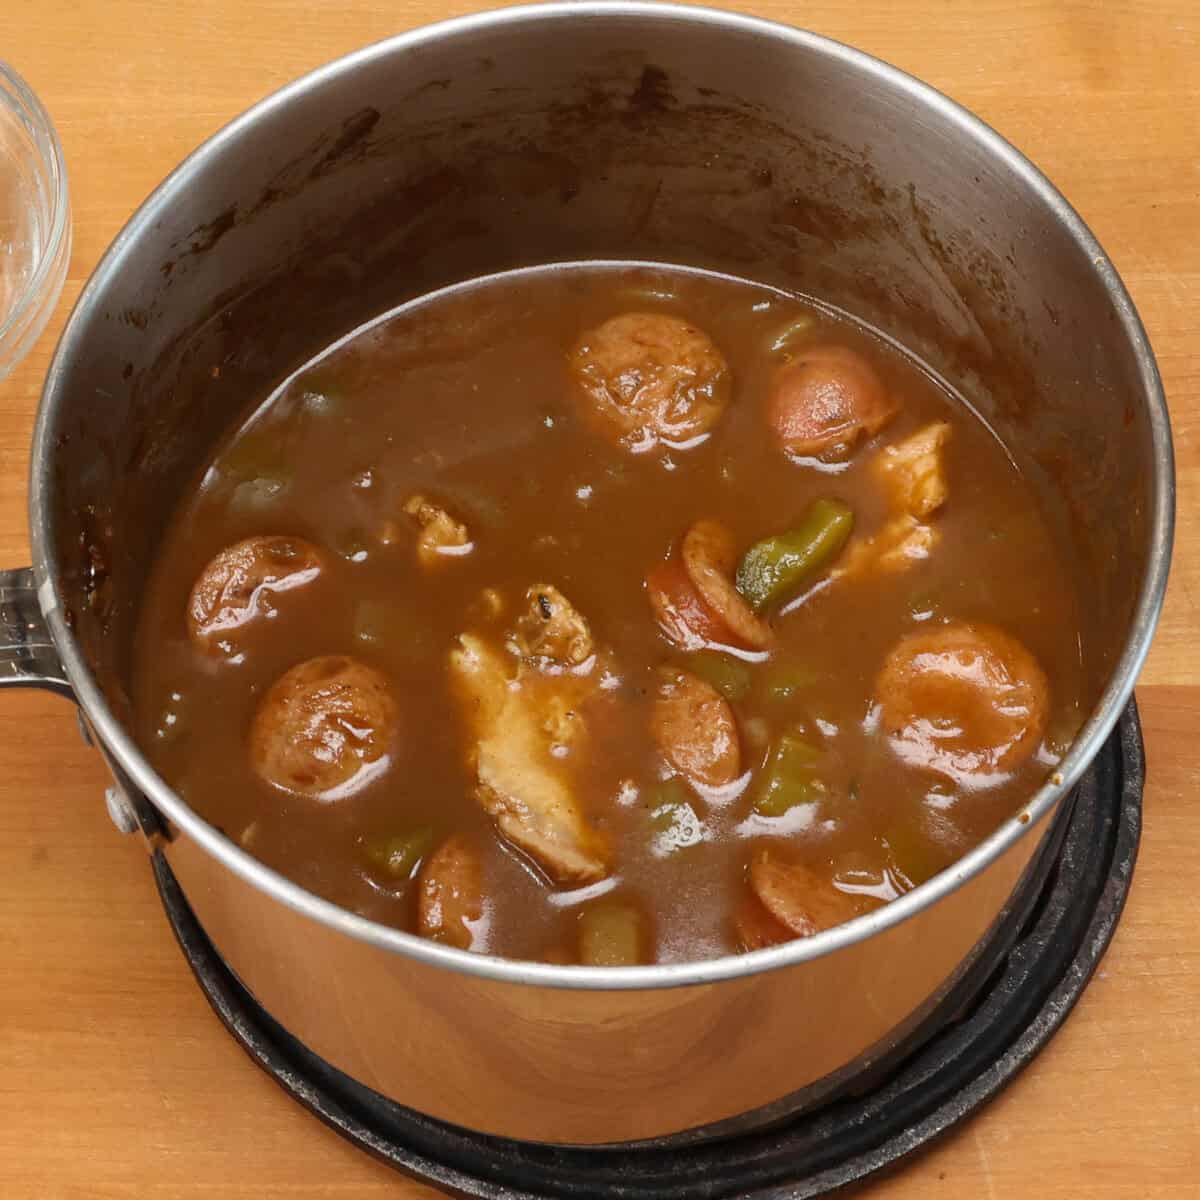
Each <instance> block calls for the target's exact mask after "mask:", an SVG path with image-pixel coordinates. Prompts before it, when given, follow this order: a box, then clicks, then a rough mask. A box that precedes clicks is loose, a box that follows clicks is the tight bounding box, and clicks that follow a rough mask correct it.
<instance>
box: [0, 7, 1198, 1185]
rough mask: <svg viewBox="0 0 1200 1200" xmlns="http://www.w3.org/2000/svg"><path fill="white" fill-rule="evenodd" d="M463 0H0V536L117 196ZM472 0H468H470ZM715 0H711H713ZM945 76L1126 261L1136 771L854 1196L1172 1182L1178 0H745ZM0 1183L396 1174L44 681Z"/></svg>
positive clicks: (1182, 868) (3, 888) (1193, 1097)
mask: <svg viewBox="0 0 1200 1200" xmlns="http://www.w3.org/2000/svg"><path fill="white" fill-rule="evenodd" d="M475 7H477V6H476V5H474V4H471V3H463V0H449V2H447V3H437V2H436V0H389V2H386V3H385V2H384V0H324V2H323V3H321V4H315V5H307V4H297V3H295V2H294V0H248V2H243V0H206V2H205V3H199V4H178V5H177V4H175V3H173V2H170V0H75V2H72V3H66V2H64V0H41V2H40V3H37V2H33V0H24V2H23V3H17V2H16V0H9V2H8V3H7V4H5V5H4V8H5V15H4V20H3V23H2V25H0V31H2V32H0V55H3V56H4V57H5V58H6V59H7V60H8V61H10V62H11V63H13V64H14V65H15V66H16V67H17V69H18V70H19V71H21V72H22V73H23V74H24V75H25V77H26V78H27V79H28V80H29V81H30V82H31V83H32V85H33V86H34V88H35V89H36V90H37V92H38V93H39V94H40V96H41V98H42V100H43V101H44V102H45V104H46V106H47V108H48V109H49V111H50V112H51V114H52V115H53V117H54V120H55V121H56V123H57V125H58V130H59V133H60V135H61V136H62V140H63V143H64V145H65V148H66V154H67V161H68V165H69V170H70V177H71V190H72V197H73V203H74V211H75V248H74V257H73V260H72V264H71V271H70V279H69V282H68V284H67V288H66V294H65V295H64V297H63V300H62V303H61V304H60V306H59V309H58V312H57V314H56V317H55V320H54V322H53V324H52V326H51V328H50V330H49V331H48V332H47V334H46V336H45V337H44V338H43V339H42V340H41V342H40V344H39V345H38V346H37V348H36V350H35V351H34V353H33V354H32V355H31V356H30V358H29V359H28V360H27V362H26V363H25V364H24V365H23V366H22V367H21V368H20V369H19V370H18V371H17V372H16V374H15V375H14V376H13V377H12V378H10V379H9V380H7V381H5V382H3V383H0V562H3V563H5V564H7V565H13V566H16V565H19V564H21V563H25V562H28V560H29V551H28V547H27V539H26V523H25V473H26V468H27V461H28V446H29V437H30V431H31V428H32V423H33V416H34V410H35V408H36V405H37V399H38V392H39V388H40V384H41V380H42V377H43V375H44V373H45V370H46V366H47V363H48V361H49V356H50V352H51V349H52V347H53V344H54V339H55V337H56V336H57V333H58V330H59V329H60V328H61V326H62V322H63V319H64V318H65V316H66V313H67V311H68V309H69V306H70V304H71V303H72V302H73V301H74V300H75V297H76V296H77V295H78V293H79V290H80V287H81V286H82V283H83V281H84V280H85V279H86V277H87V275H88V273H89V272H90V271H91V269H92V267H93V265H94V264H95V263H96V261H97V259H98V258H99V256H100V254H101V253H102V252H103V250H104V248H105V247H106V246H107V245H108V243H109V241H110V240H111V238H112V237H113V235H114V234H115V233H116V231H117V229H118V228H119V226H120V225H121V224H122V223H123V222H124V220H125V218H126V217H127V216H128V215H129V214H130V213H131V212H132V210H133V209H134V207H135V206H136V205H137V204H138V203H139V202H140V201H141V199H142V198H143V197H144V196H145V195H146V193H148V192H149V191H150V190H151V189H152V188H153V187H154V186H155V185H156V184H157V183H158V182H159V180H160V179H161V178H162V177H163V176H164V175H165V174H166V173H167V171H168V170H169V169H170V168H171V167H173V166H174V165H175V164H176V163H177V162H178V161H179V160H180V159H181V158H182V157H183V156H184V155H185V154H186V153H187V152H188V151H189V150H191V149H192V148H193V147H194V146H195V145H197V144H198V143H199V142H200V141H201V140H202V139H203V138H204V137H206V136H207V135H208V134H210V133H212V132H213V131H214V130H216V129H217V128H218V127H219V126H220V125H221V124H223V123H224V122H225V121H226V120H228V119H229V118H231V117H233V116H234V115H236V114H237V113H239V112H241V111H242V110H243V109H245V108H246V107H247V106H248V105H250V104H251V103H253V102H254V101H255V100H257V99H259V98H260V97H261V96H262V95H264V94H265V93H266V92H268V91H270V90H272V89H274V88H275V87H277V86H278V85H280V84H282V83H284V82H286V81H287V80H290V79H292V78H294V77H295V76H297V75H299V74H301V73H302V72H304V71H306V70H308V69H309V68H311V67H315V66H317V65H318V64H320V63H322V62H325V61H326V60H328V59H331V58H334V57H336V56H337V55H339V54H342V53H344V52H346V51H348V50H351V49H353V48H355V47H358V46H361V45H363V44H364V43H367V42H371V41H374V40H377V39H379V38H382V37H384V36H386V35H388V34H392V33H395V32H399V31H401V30H404V29H407V28H410V27H412V26H414V25H418V24H420V23H422V22H426V21H430V20H434V19H437V18H440V17H445V16H450V15H454V14H457V13H461V12H466V11H468V10H469V9H473V8H475ZM480 7H481V6H480ZM739 7H740V6H739ZM746 7H747V9H748V10H749V9H750V8H751V7H752V8H753V10H754V11H756V12H757V13H759V14H761V15H764V16H769V17H774V18H776V19H779V20H782V21H791V22H793V23H795V24H804V25H806V26H808V27H809V28H812V29H815V30H818V31H820V32H822V33H826V34H829V35H831V36H833V37H835V38H839V39H841V40H844V41H847V42H852V43H854V44H855V45H857V46H859V47H861V48H862V49H864V50H867V51H870V52H871V53H874V54H877V55H879V56H880V57H882V58H884V59H887V60H889V61H891V62H893V63H896V64H897V65H899V66H901V67H904V68H905V69H907V70H909V71H911V72H913V73H914V74H916V75H918V76H921V77H922V78H924V79H926V80H928V81H929V82H930V83H932V84H934V85H935V86H937V87H939V88H941V89H943V90H944V91H946V92H948V93H949V94H950V95H951V96H953V97H955V98H956V99H958V100H960V101H962V102H963V103H965V104H966V105H967V106H968V107H970V108H972V109H974V110H975V111H976V112H977V113H979V114H980V115H981V116H983V117H984V118H985V119H986V120H988V121H990V122H991V123H992V124H993V125H994V126H995V127H996V128H997V129H999V130H1000V131H1001V132H1002V133H1004V134H1005V135H1006V136H1008V137H1009V138H1010V139H1011V140H1013V141H1014V142H1015V143H1016V144H1017V145H1018V146H1020V147H1021V148H1022V149H1024V150H1025V151H1026V152H1027V153H1028V154H1030V155H1031V156H1032V158H1033V159H1034V160H1035V161H1036V162H1038V163H1039V164H1040V165H1041V166H1042V167H1044V168H1045V169H1046V170H1047V171H1048V173H1049V174H1050V175H1051V176H1052V178H1053V179H1054V180H1055V182H1056V183H1057V184H1058V185H1059V186H1060V187H1061V188H1062V190H1063V191H1064V192H1065V193H1066V195H1067V196H1068V197H1070V199H1071V200H1072V201H1073V203H1074V204H1075V205H1076V206H1077V207H1078V209H1079V210H1080V212H1081V213H1082V214H1083V216H1084V218H1085V220H1087V221H1088V222H1089V224H1090V225H1091V227H1092V229H1093V230H1095V232H1096V233H1097V235H1098V236H1099V238H1100V240H1101V242H1102V243H1103V244H1104V246H1105V247H1106V249H1107V250H1108V251H1109V253H1110V254H1111V255H1112V257H1113V259H1114V260H1115V262H1116V264H1117V267H1118V268H1119V270H1120V271H1121V273H1122V274H1123V276H1124V278H1125V280H1126V282H1127V283H1128V285H1129V287H1130V289H1131V290H1132V292H1133V295H1134V299H1135V301H1136V302H1137V304H1138V306H1139V308H1140V310H1141V313H1142V316H1143V318H1144V320H1145V322H1146V325H1147V326H1148V328H1149V331H1150V335H1151V338H1152V339H1153V342H1154V345H1155V349H1156V350H1157V353H1158V358H1159V363H1160V365H1161V368H1162V373H1163V375H1164V377H1165V379H1166V384H1167V391H1168V394H1169V396H1170V399H1171V408H1172V413H1173V421H1174V428H1175V436H1176V439H1177V443H1176V446H1177V454H1178V465H1179V483H1180V506H1179V526H1178V536H1177V542H1176V557H1175V568H1174V573H1173V576H1172V581H1171V589H1170V593H1169V596H1168V603H1167V610H1166V616H1165V618H1164V621H1163V625H1162V628H1161V630H1160V632H1159V635H1158V639H1157V642H1156V643H1155V646H1154V650H1153V652H1152V654H1151V656H1150V661H1149V663H1148V664H1147V667H1146V670H1145V673H1144V675H1143V677H1142V686H1141V688H1140V690H1139V700H1140V703H1141V711H1142V720H1143V722H1144V726H1145V737H1146V746H1147V752H1148V758H1149V770H1150V782H1149V785H1148V787H1147V790H1146V797H1145V823H1146V831H1145V837H1144V840H1143V843H1142V851H1141V860H1140V864H1139V867H1138V872H1137V878H1136V882H1135V886H1134V890H1133V894H1132V897H1131V899H1130V902H1129V906H1128V909H1127V911H1126V914H1125V917H1124V920H1123V921H1122V923H1121V927H1120V930H1119V932H1118V935H1117V938H1116V941H1115V943H1114V945H1113V947H1112V949H1111V951H1110V953H1109V955H1108V957H1107V958H1106V959H1105V961H1104V964H1103V966H1102V969H1101V971H1100V973H1099V975H1098V976H1097V978H1096V979H1095V981H1094V982H1093V983H1092V985H1091V987H1090V988H1089V989H1088V991H1087V993H1086V995H1085V996H1084V997H1083V1000H1082V1001H1081V1003H1080V1005H1079V1007H1078V1009H1077V1010H1076V1012H1075V1014H1074V1015H1073V1016H1072V1017H1071V1019H1070V1020H1069V1021H1068V1023H1067V1025H1066V1026H1065V1028H1064V1029H1063V1030H1062V1031H1061V1032H1060V1033H1059V1035H1058V1036H1057V1037H1056V1038H1055V1039H1054V1041H1053V1042H1052V1043H1051V1044H1050V1046H1049V1047H1048V1048H1047V1049H1046V1051H1045V1052H1044V1053H1043V1054H1042V1055H1041V1056H1040V1057H1039V1058H1038V1059H1037V1061H1036V1062H1035V1063H1034V1064H1033V1065H1032V1067H1030V1069H1029V1070H1028V1071H1026V1072H1025V1073H1024V1074H1023V1075H1022V1076H1021V1077H1020V1078H1019V1079H1018V1080H1017V1081H1016V1082H1015V1083H1014V1084H1013V1085H1012V1086H1011V1087H1010V1088H1009V1089H1008V1090H1007V1091H1005V1092H1004V1093H1003V1095H1002V1096H1001V1097H1000V1098H999V1099H998V1100H997V1101H996V1102H995V1103H993V1104H992V1105H991V1106H990V1107H989V1108H987V1109H986V1111H984V1112H983V1113H982V1114H981V1115H979V1116H978V1117H977V1118H975V1119H973V1120H971V1121H970V1122H968V1123H967V1124H966V1125H965V1126H964V1127H962V1128H961V1129H960V1130H959V1131H958V1132H956V1133H955V1134H954V1135H953V1136H951V1137H950V1138H949V1139H948V1140H946V1141H945V1142H944V1143H942V1144H941V1145H939V1146H938V1147H936V1148H935V1149H934V1150H932V1151H931V1152H930V1153H927V1154H925V1155H923V1156H922V1157H920V1158H918V1159H917V1160H916V1161H914V1162H913V1163H912V1164H911V1165H910V1166H908V1167H907V1168H906V1169H905V1170H904V1171H903V1172H901V1173H900V1174H898V1175H896V1176H894V1177H892V1178H890V1179H888V1180H886V1181H884V1182H880V1183H875V1184H871V1185H868V1186H867V1187H866V1188H865V1189H864V1191H863V1192H862V1193H861V1194H862V1195H863V1196H865V1197H869V1198H870V1200H882V1197H884V1196H886V1197H887V1198H888V1200H927V1198H928V1197H947V1198H957V1197H968V1196H969V1197H979V1198H981V1200H1075V1198H1083V1197H1087V1198H1089V1200H1093V1198H1095V1200H1099V1198H1103V1200H1117V1198H1121V1200H1125V1198H1129V1200H1168V1198H1176V1197H1178V1198H1179V1200H1183V1198H1184V1197H1190V1198H1194V1197H1197V1196H1200V937H1198V935H1197V923H1198V918H1200V904H1198V901H1197V892H1196V875H1197V865H1198V863H1200V810H1198V809H1197V808H1196V801H1197V789H1198V785H1200V758H1198V756H1197V754H1196V739H1197V724H1198V722H1200V647H1197V645H1196V642H1195V638H1196V633H1197V628H1198V624H1197V619H1198V616H1200V612H1198V610H1197V599H1196V597H1197V596H1200V492H1197V491H1194V490H1193V489H1194V487H1195V486H1196V484H1197V482H1198V478H1197V477H1198V475H1200V446H1198V445H1197V435H1198V433H1200V340H1198V339H1197V337H1196V335H1195V332H1194V326H1195V322H1196V319H1197V313H1198V312H1200V82H1198V81H1200V70H1198V69H1197V68H1198V65H1200V6H1197V4H1196V3H1195V0H1125V2H1124V3H1120V4H1116V3H1113V2H1112V0H1021V2H1020V3H1013V2H1012V0H963V2H961V3H959V4H945V3H941V2H936V0H808V2H806V3H803V4H801V3H798V2H796V0H792V2H789V0H757V2H756V3H755V4H754V5H753V6H746ZM0 706H2V712H3V721H4V725H3V730H4V735H3V738H0V964H3V967H2V969H3V972H4V973H3V977H2V978H3V986H2V987H0V1196H2V1197H4V1200H59V1198H69V1200H75V1198H88V1200H91V1198H96V1200H101V1198H102V1200H126V1198H128V1200H133V1198H135V1197H136V1198H137V1200H149V1198H157V1200H176V1198H178V1200H200V1198H201V1197H204V1198H209V1197H220V1198H221V1200H238V1198H240V1197H255V1198H256V1200H269V1198H271V1197H280V1196H284V1195H287V1196H310V1197H318V1196H319V1197H335V1196H336V1197H350V1196H354V1197H374V1196H378V1197H383V1196H388V1197H396V1196H400V1197H405V1198H406V1200H416V1198H417V1197H427V1196H432V1195H433V1193H432V1192H430V1191H428V1190H427V1189H424V1188H422V1187H419V1186H417V1185H415V1184H408V1183H406V1182H404V1181H403V1180H401V1179H399V1178H398V1177H396V1176H394V1175H393V1174H392V1173H391V1172H389V1171H388V1170H386V1169H385V1168H383V1167H381V1166H379V1165H378V1164H376V1163H375V1162H373V1161H372V1160H371V1159H369V1158H367V1157H366V1156H365V1155H363V1154H361V1153H359V1152H357V1151H355V1150H353V1149H351V1148H350V1147H349V1146H347V1145H345V1144H343V1143H342V1142H341V1141H339V1139H338V1138H337V1137H336V1136H334V1135H333V1134H332V1133H330V1132H329V1131H327V1130H326V1129H325V1128H324V1127H323V1126H321V1125H320V1124H318V1123H317V1122H316V1121H315V1120H313V1119H312V1118H311V1117H309V1116H307V1115H306V1114H305V1113H304V1112H302V1111H301V1110H300V1109H299V1108H297V1107H296V1106H295V1105H294V1104H293V1103H292V1102H291V1101H290V1100H288V1099H287V1098H286V1097H285V1096H284V1095H283V1093H282V1092H280V1091H279V1090H277V1089H276V1087H275V1085H274V1084H273V1083H271V1082H270V1081H269V1080H268V1079H266V1078H265V1077H264V1076H262V1075H261V1074H259V1072H258V1071H257V1070H256V1069H255V1068H254V1067H253V1066H252V1065H251V1064H250V1063H249V1061H248V1060H247V1059H246V1058H245V1057H243V1055H242V1053H241V1051H240V1050H239V1049H238V1048H237V1047H236V1046H235V1045H234V1044H233V1042H232V1041H231V1040H230V1039H229V1037H228V1036H227V1035H226V1034H225V1032H224V1031H223V1030H222V1028H221V1027H220V1026H219V1025H218V1024H217V1021H216V1020H215V1018H214V1017H213V1016H212V1014H211V1012H210V1011H209V1009H208V1006H207V1004H206V1003H205V1001H204V999H203V997H202V996H201V994H200V993H199V991H198V990H197V988H196V987H195V985H194V983H193V981H192V978H191V976H190V974H189V972H188V969H187V967H186V966H185V964H184V961H183V959H182V957H181V956H180V954H179V951H178V950H177V949H176V946H175V944H174V941H173V939H172V936H171V933H170V931H169V929H168V927H167V925H166V923H165V921H164V920H163V918H162V915H161V913H160V911H159V905H158V901H157V898H156V896H155V893H154V887H153V883H152V880H151V876H150V871H149V869H148V867H147V863H146V859H145V855H144V853H143V851H142V850H141V848H140V847H139V845H138V843H137V842H136V841H135V840H134V839H128V840H123V839H121V838H120V837H118V835H117V834H116V833H115V831H114V830H113V828H112V826H111V825H110V823H109V821H108V818H107V816H106V815H105V811H104V804H103V799H102V796H103V790H104V785H105V776H104V772H103V770H102V769H101V766H100V763H99V761H98V759H97V758H96V756H95V754H94V752H92V751H89V750H86V749H85V748H84V747H83V745H82V744H81V743H80V739H79V735H78V733H77V731H76V725H75V714H74V712H73V710H72V709H71V707H70V706H69V705H68V704H66V703H64V702H62V701H59V700H55V699H52V698H49V697H45V696H40V695H36V694H33V693H12V692H6V693H5V694H4V695H3V698H2V700H0Z"/></svg>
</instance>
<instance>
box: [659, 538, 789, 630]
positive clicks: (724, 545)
mask: <svg viewBox="0 0 1200 1200" xmlns="http://www.w3.org/2000/svg"><path fill="white" fill-rule="evenodd" d="M736 561H737V556H736V552H735V550H734V545H733V538H732V536H731V535H730V534H729V532H728V530H726V529H725V527H724V526H722V525H719V524H718V523H717V522H716V521H697V522H696V523H695V524H694V525H693V526H692V527H691V528H690V529H689V530H688V531H687V533H686V534H684V537H683V541H682V543H681V545H680V548H679V554H678V557H677V558H676V557H675V556H674V555H673V556H672V557H671V558H669V559H668V560H667V561H666V562H665V563H661V564H659V565H658V566H656V567H654V568H653V569H652V570H651V571H650V572H649V573H648V574H647V576H646V591H647V595H648V596H649V598H650V606H651V607H652V608H653V609H654V615H655V617H656V618H657V620H658V624H659V628H661V629H662V631H663V633H664V634H665V635H666V637H667V640H668V641H670V642H671V643H672V644H673V645H675V646H678V647H679V648H680V649H682V650H697V649H699V648H700V647H701V646H705V645H711V644H716V645H726V646H738V647H741V648H743V649H755V650H762V649H765V648H766V647H767V646H769V645H770V644H771V641H772V640H773V635H772V633H771V627H770V626H769V625H768V624H767V623H766V622H765V621H763V620H761V619H760V618H759V617H757V616H755V614H754V611H753V610H752V609H751V608H750V606H749V605H748V604H747V603H746V601H745V600H743V599H742V597H741V596H740V595H739V594H738V590H737V588H736V587H735V586H734V583H733V570H734V567H735V565H736Z"/></svg>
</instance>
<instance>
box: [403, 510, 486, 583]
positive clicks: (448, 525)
mask: <svg viewBox="0 0 1200 1200" xmlns="http://www.w3.org/2000/svg"><path fill="white" fill-rule="evenodd" d="M404 511H405V512H406V513H408V515H409V516H410V517H412V518H413V520H415V521H416V523H417V525H418V526H419V527H420V532H419V533H418V534H417V559H418V561H419V562H420V563H421V565H422V566H423V567H436V566H440V565H441V564H442V563H444V562H445V561H446V559H448V558H462V557H463V555H465V554H470V553H471V551H472V550H473V549H474V548H475V543H474V542H472V541H471V535H470V533H469V531H468V530H467V527H466V526H465V525H464V524H463V523H462V522H461V521H457V520H455V519H454V517H452V516H451V515H450V514H449V513H448V512H447V511H446V510H445V509H444V508H442V507H441V506H440V505H438V504H434V503H432V502H431V501H429V500H427V499H426V498H425V497H424V496H422V495H420V494H417V495H413V496H409V498H408V499H407V500H406V501H405V502H404Z"/></svg>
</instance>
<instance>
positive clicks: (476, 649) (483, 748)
mask: <svg viewBox="0 0 1200 1200" xmlns="http://www.w3.org/2000/svg"><path fill="white" fill-rule="evenodd" d="M450 672H451V678H452V680H453V683H454V685H455V688H456V690H457V692H458V694H459V697H460V700H461V702H462V708H463V712H464V714H465V716H466V719H467V724H468V734H469V743H470V746H471V750H470V758H471V763H472V766H473V769H474V771H475V775H476V797H477V799H478V800H479V802H480V804H481V805H482V806H483V807H484V809H485V810H486V811H487V812H488V814H489V815H490V816H491V817H492V818H493V820H494V821H495V822H496V826H497V828H498V829H499V830H500V832H501V833H502V834H503V835H504V836H505V837H506V838H508V840H509V841H510V842H512V843H513V844H514V845H515V846H518V847H519V848H520V849H522V850H524V851H525V852H526V853H527V854H528V855H529V856H530V857H531V858H532V859H533V860H534V861H535V862H537V863H538V865H539V866H541V867H542V869H543V870H544V871H545V872H546V874H547V875H548V876H549V877H550V878H551V879H552V880H553V881H554V882H555V883H557V884H562V885H571V886H575V885H579V884H585V883H594V882H596V881H597V880H599V879H603V878H604V877H605V875H607V874H608V850H607V847H606V846H605V844H604V841H603V839H602V838H601V837H600V835H599V834H598V832H597V831H596V830H595V829H593V828H592V827H591V826H590V825H589V824H588V823H587V821H586V820H585V819H584V817H583V814H582V813H581V812H580V810H579V806H578V804H577V803H576V800H575V797H574V795H573V794H572V791H571V785H570V782H569V780H568V778H567V776H566V773H565V771H564V765H563V763H562V762H561V760H560V757H559V755H561V754H562V753H563V752H566V753H570V752H571V751H572V750H575V749H577V748H578V747H579V746H580V744H581V742H582V740H583V738H584V737H585V734H586V728H585V725H584V720H583V716H582V713H581V711H580V709H581V706H582V705H583V704H585V703H586V701H587V700H588V699H589V697H590V696H591V695H592V694H593V693H594V692H595V690H596V683H595V682H594V680H593V678H592V675H591V674H589V675H587V676H586V677H580V676H576V675H572V674H557V675H548V674H545V673H544V672H541V671H538V670H537V669H535V668H532V667H530V666H528V665H527V664H521V663H516V662H514V661H513V659H512V657H511V656H509V655H506V654H505V653H504V652H503V651H501V650H498V649H493V648H492V647H490V646H489V645H488V644H487V643H486V642H485V641H483V639H482V638H479V637H477V636H475V635H473V634H469V633H464V634H462V635H461V636H460V637H459V639H458V644H457V645H456V646H455V648H454V649H453V650H452V651H451V652H450Z"/></svg>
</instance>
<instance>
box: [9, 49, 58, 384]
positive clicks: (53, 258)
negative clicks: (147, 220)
mask: <svg viewBox="0 0 1200 1200" xmlns="http://www.w3.org/2000/svg"><path fill="white" fill-rule="evenodd" d="M70 257H71V206H70V200H69V198H68V196H67V171H66V165H65V164H64V162H63V152H62V146H61V145H60V143H59V140H58V135H57V134H56V133H55V132H54V126H53V125H52V124H51V122H50V118H49V116H47V115H46V110H45V109H44V108H43V107H42V105H41V102H40V101H39V100H38V98H37V97H36V96H35V95H34V94H33V92H32V91H31V90H30V87H29V85H28V84H27V83H26V82H25V81H24V80H23V79H22V78H21V77H20V75H18V74H17V73H16V71H14V70H13V69H12V68H11V67H10V66H9V65H8V64H7V63H5V62H3V61H0V379H3V378H4V377H5V376H6V375H7V374H8V373H9V371H11V370H12V368H13V367H14V366H16V364H17V363H18V362H19V361H20V360H21V358H22V357H24V355H25V354H26V352H27V351H28V350H29V348H30V346H32V345H33V343H34V341H35V340H36V339H37V336H38V334H40V333H41V332H42V330H43V329H44V328H45V326H46V321H47V320H48V319H49V317H50V314H51V313H52V312H53V311H54V306H55V304H56V303H57V302H58V298H59V296H60V295H61V293H62V288H63V283H64V282H65V280H66V277H67V262H68V260H69V259H70Z"/></svg>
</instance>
